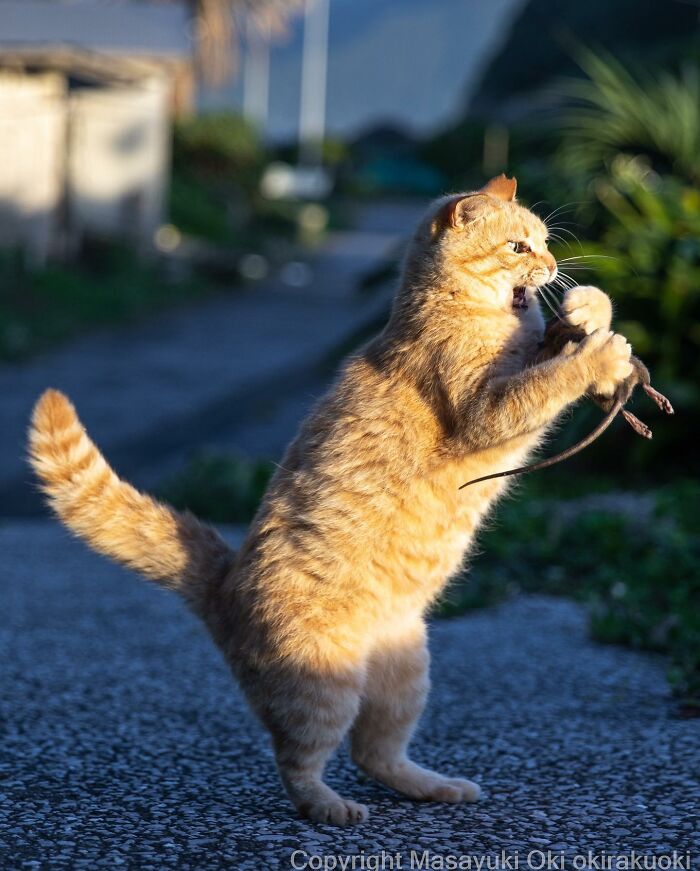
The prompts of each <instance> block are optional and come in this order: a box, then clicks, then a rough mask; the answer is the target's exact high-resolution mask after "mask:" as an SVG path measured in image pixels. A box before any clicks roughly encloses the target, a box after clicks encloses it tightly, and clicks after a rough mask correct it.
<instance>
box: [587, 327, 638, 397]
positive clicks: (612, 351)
mask: <svg viewBox="0 0 700 871" xmlns="http://www.w3.org/2000/svg"><path fill="white" fill-rule="evenodd" d="M577 354H579V355H580V356H581V357H582V358H583V360H584V363H585V364H586V366H587V375H588V389H589V390H591V391H592V392H593V393H597V394H598V395H600V396H612V395H613V393H614V392H615V390H616V388H617V386H618V385H619V384H620V383H621V382H622V381H624V380H625V378H627V377H629V376H630V375H631V374H632V363H631V362H630V357H631V356H632V347H631V346H630V344H629V342H628V341H627V339H626V338H625V337H624V336H621V335H620V334H619V333H612V332H610V330H596V331H595V332H593V333H591V334H590V336H586V338H585V339H583V341H582V342H581V344H580V345H579V348H578V351H577Z"/></svg>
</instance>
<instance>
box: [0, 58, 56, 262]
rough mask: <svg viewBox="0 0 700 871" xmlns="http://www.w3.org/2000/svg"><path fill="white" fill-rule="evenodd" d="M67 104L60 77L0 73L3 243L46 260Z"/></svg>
mask: <svg viewBox="0 0 700 871" xmlns="http://www.w3.org/2000/svg"><path fill="white" fill-rule="evenodd" d="M66 119H67V104H66V100H65V84H64V80H63V77H62V76H57V75H51V74H47V75H41V76H31V77H29V76H24V75H19V74H10V73H0V244H2V245H4V246H10V247H15V246H18V247H21V248H23V249H24V250H25V251H26V252H27V254H28V256H29V258H30V259H31V260H32V261H34V262H43V261H44V260H46V258H47V257H48V255H49V253H50V251H51V248H52V245H53V242H54V239H55V236H56V232H57V229H58V224H59V213H60V208H61V204H62V196H63V189H64V188H63V178H64V166H65V158H66V154H65V142H66Z"/></svg>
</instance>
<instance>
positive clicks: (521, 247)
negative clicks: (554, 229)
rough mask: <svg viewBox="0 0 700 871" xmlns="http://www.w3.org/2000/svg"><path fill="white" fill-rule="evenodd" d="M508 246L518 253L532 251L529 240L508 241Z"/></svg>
mask: <svg viewBox="0 0 700 871" xmlns="http://www.w3.org/2000/svg"><path fill="white" fill-rule="evenodd" d="M508 247H509V248H510V250H511V251H514V252H515V253H516V254H529V252H530V251H532V248H530V246H529V245H528V244H527V242H508Z"/></svg>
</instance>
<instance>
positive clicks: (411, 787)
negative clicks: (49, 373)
mask: <svg viewBox="0 0 700 871" xmlns="http://www.w3.org/2000/svg"><path fill="white" fill-rule="evenodd" d="M546 243H547V229H546V227H545V225H544V224H543V223H542V222H541V221H540V220H539V219H538V218H537V217H536V216H535V215H533V214H532V213H531V212H529V211H527V210H526V209H525V208H523V207H522V206H520V205H518V204H517V203H516V202H515V181H514V180H509V179H506V178H505V177H504V176H500V177H499V178H496V179H493V180H492V181H491V182H489V183H488V184H487V185H486V187H484V188H483V189H482V190H481V191H478V192H477V193H473V194H460V195H458V196H452V197H447V198H444V199H442V200H440V201H439V202H437V203H436V204H435V205H434V206H433V208H431V210H430V212H429V213H428V215H427V216H426V218H425V219H424V221H423V222H422V223H421V225H420V226H419V228H418V230H417V232H416V234H415V237H414V239H413V242H412V244H411V246H410V249H409V251H408V254H407V257H406V262H405V266H404V270H403V276H402V279H401V282H400V286H399V288H398V292H397V295H396V300H395V304H394V307H393V310H392V313H391V317H390V320H389V322H388V324H387V326H386V328H385V329H384V331H383V332H382V333H381V334H380V335H379V336H377V337H376V338H375V339H374V340H373V341H372V342H370V343H369V345H367V346H366V347H365V348H364V349H363V350H361V351H360V352H358V353H357V354H355V355H353V356H351V357H350V359H349V360H348V361H347V362H346V363H345V365H344V367H343V369H342V371H341V373H340V375H339V377H338V379H337V381H336V383H335V385H334V387H333V388H332V389H331V390H330V392H329V393H328V394H327V395H326V396H325V398H323V399H322V400H321V401H320V403H319V404H318V406H317V407H316V409H315V411H314V412H313V413H312V414H311V416H310V417H309V419H308V420H307V421H306V422H305V423H304V424H303V425H302V427H301V429H300V432H299V434H298V435H297V437H296V439H295V440H294V442H293V443H292V444H291V446H290V447H289V449H288V451H287V453H286V456H285V457H284V459H283V461H282V464H281V468H280V469H279V471H278V472H277V474H276V475H275V477H274V478H273V480H272V482H271V484H270V487H269V489H268V491H267V494H266V496H265V498H264V500H263V503H262V506H261V507H260V510H259V511H258V513H257V516H256V517H255V519H254V521H253V523H252V525H251V528H250V531H249V533H248V536H247V538H246V540H245V542H244V544H243V546H242V547H241V549H240V551H238V552H237V553H234V552H232V551H231V550H229V548H228V547H227V545H226V544H225V543H224V542H223V541H222V540H221V539H220V538H219V537H218V535H217V534H216V533H215V532H214V531H213V530H211V529H209V528H207V527H205V526H202V525H200V524H199V523H198V522H197V521H196V520H195V519H194V518H193V517H191V516H189V515H181V514H178V513H176V512H175V511H173V510H171V509H170V508H168V507H167V506H164V505H160V504H158V503H156V502H155V501H154V500H152V499H151V498H149V497H148V496H144V495H142V494H140V493H138V492H137V491H136V490H134V489H133V488H132V487H131V486H129V485H128V484H126V483H123V482H122V481H120V480H119V478H118V477H117V476H116V474H115V473H114V472H113V471H112V470H111V469H110V467H109V466H108V465H107V463H106V462H105V460H104V459H103V458H102V456H101V455H100V453H99V451H98V450H97V448H96V447H95V446H94V445H93V443H92V442H91V441H90V439H89V438H88V436H87V435H86V433H85V431H84V429H83V428H82V426H81V424H80V422H79V421H78V418H77V416H76V414H75V411H74V409H73V407H72V406H71V404H70V403H69V401H68V400H67V399H66V398H65V397H64V396H63V395H62V394H60V393H57V392H55V391H47V392H46V393H45V394H44V395H43V397H42V398H41V399H40V401H39V403H38V405H37V407H36V409H35V412H34V417H33V422H32V428H31V434H30V445H31V458H32V463H33V465H34V468H35V470H36V471H37V473H38V475H39V477H40V478H41V480H42V483H43V487H44V490H45V491H46V493H47V494H48V497H49V499H50V502H51V505H52V506H53V508H54V510H55V511H56V513H57V514H58V516H59V517H60V518H61V519H62V520H63V522H64V523H66V524H67V526H69V527H70V529H72V530H73V531H74V532H75V533H77V534H78V535H80V536H82V537H83V538H85V539H86V540H87V541H88V542H89V543H90V544H91V545H92V546H93V547H94V548H95V549H96V550H98V551H100V552H101V553H103V554H106V555H108V556H111V557H113V558H114V559H116V560H118V561H119V562H121V563H124V564H125V565H127V566H129V567H130V568H133V569H136V570H137V571H139V572H141V573H142V574H144V575H146V576H147V577H149V578H151V579H152V580H155V581H158V582H159V583H161V584H163V585H165V586H168V587H170V588H171V589H174V590H177V591H178V592H180V593H181V594H182V595H183V596H184V597H185V599H186V600H187V601H188V603H189V604H190V606H191V607H192V608H193V609H194V611H195V612H196V613H197V614H198V615H199V616H200V617H201V618H202V619H203V620H204V622H205V623H206V625H207V626H208V627H209V630H210V631H211V633H212V636H213V637H214V639H215V641H216V643H217V644H218V646H219V647H220V648H221V650H222V651H223V653H224V656H225V657H226V660H227V662H228V663H229V664H230V666H231V668H232V670H233V672H234V673H235V675H236V676H237V678H238V680H239V681H240V684H241V686H242V687H243V689H244V691H245V693H246V695H247V697H248V699H249V700H250V702H251V704H252V706H253V708H254V709H255V711H256V712H257V713H258V715H259V717H260V718H261V720H262V722H263V723H264V724H265V725H266V726H267V728H268V729H269V731H270V733H271V735H272V740H273V744H274V750H275V754H276V758H277V765H278V767H279V772H280V775H281V777H282V781H283V783H284V786H285V788H286V790H287V794H288V795H289V798H290V799H291V801H292V802H293V803H294V805H295V806H296V808H297V809H298V810H299V811H300V812H301V813H302V814H304V815H305V816H307V817H310V818H311V819H312V820H320V821H326V822H331V823H336V824H345V823H358V822H360V821H362V820H364V819H365V818H366V816H367V809H366V808H365V807H364V806H363V805H361V804H357V803H356V802H354V801H351V800H349V799H345V798H341V796H339V795H338V794H337V793H335V792H334V791H333V790H332V789H331V788H330V787H329V786H327V785H326V784H325V783H324V782H323V779H322V778H323V770H324V767H325V764H326V761H327V760H328V758H329V756H330V755H331V754H332V753H333V751H334V750H335V748H336V747H337V746H338V744H339V743H340V742H341V740H342V739H343V737H344V736H345V735H346V734H347V733H348V732H349V734H350V740H351V750H352V758H353V759H354V761H355V762H356V764H357V765H358V766H359V767H360V768H361V769H363V770H364V771H365V772H366V773H367V774H368V775H370V776H371V777H373V778H375V779H376V780H378V781H380V782H381V783H383V784H386V785H387V786H389V787H391V788H393V789H395V790H397V791H398V792H400V793H403V794H404V795H406V796H410V797H411V798H414V799H424V800H429V801H447V802H459V801H474V800H475V799H476V798H477V797H478V795H479V788H478V787H477V786H476V785H475V784H474V783H472V782H471V781H469V780H463V779H460V778H456V777H451V776H444V775H442V774H438V773H436V772H434V771H429V770H428V769H426V768H422V767H421V766H419V765H416V764H415V763H414V762H412V761H411V760H410V759H409V757H408V756H407V745H408V743H409V740H410V738H411V734H412V732H413V729H414V726H415V724H416V721H417V720H418V717H419V716H420V713H421V711H422V709H423V706H424V704H425V700H426V696H427V693H428V686H429V680H428V651H427V648H426V624H425V613H426V609H427V608H428V606H429V605H430V603H431V602H433V600H434V599H435V597H436V596H437V595H438V594H439V593H440V591H441V590H442V589H443V588H444V586H445V584H446V583H447V581H448V580H449V578H450V577H451V576H452V575H453V574H454V573H455V572H456V571H457V569H458V568H459V567H460V565H461V563H462V560H463V558H464V555H465V553H466V551H467V550H468V548H469V546H470V543H471V542H472V540H473V538H474V534H475V532H476V531H477V529H478V527H479V524H480V522H481V520H482V518H483V517H484V514H485V513H486V512H487V511H488V509H489V507H490V506H491V505H492V503H493V502H494V500H495V499H496V497H497V496H498V495H499V493H501V492H502V491H503V490H504V488H505V487H506V486H507V485H506V482H505V480H503V479H500V480H497V481H489V482H486V483H483V484H480V485H476V486H474V487H471V488H469V489H467V490H462V491H460V490H458V486H459V484H461V483H462V482H463V481H469V480H471V479H472V478H477V477H479V476H481V475H484V474H487V473H489V472H493V471H498V470H500V469H508V468H512V467H513V466H517V465H520V464H522V463H523V462H524V460H525V458H526V457H527V455H528V454H529V453H530V451H532V449H533V448H534V447H535V446H536V445H537V443H538V442H539V441H540V439H541V437H542V435H543V433H544V431H545V429H546V427H547V425H548V424H550V423H551V422H552V421H553V420H554V419H555V418H556V417H557V415H558V414H559V413H560V412H561V411H562V409H564V408H566V407H567V406H568V405H569V404H570V403H572V402H574V401H575V400H577V399H578V398H579V397H581V396H582V395H583V394H584V393H585V392H586V391H587V390H589V389H593V390H594V391H595V392H596V393H610V392H611V391H612V390H613V389H614V387H615V385H616V384H617V383H619V382H620V381H621V380H622V379H624V378H625V377H626V376H627V375H628V374H629V373H630V371H631V367H630V363H629V357H630V348H629V345H628V344H627V342H626V341H625V339H624V338H623V337H621V336H616V335H613V334H612V333H610V332H609V327H610V316H611V309H610V304H609V301H608V299H607V297H606V296H605V295H604V294H603V293H602V292H601V291H599V290H597V289H595V288H577V289H575V290H574V291H572V292H570V293H569V294H568V296H567V297H566V299H565V304H564V309H565V313H566V317H568V318H569V319H571V320H572V322H573V323H579V324H581V325H583V326H584V328H585V331H586V332H587V333H589V335H588V336H587V337H586V339H584V341H583V342H581V344H580V345H579V346H577V347H573V346H572V347H569V348H567V349H566V350H565V352H564V353H562V354H561V355H560V356H559V357H557V358H555V359H553V360H550V361H548V362H545V363H539V364H535V363H534V362H533V361H534V358H535V357H536V353H537V346H538V342H539V341H540V339H541V337H542V330H543V321H542V317H541V314H540V311H539V306H538V304H537V302H536V296H535V294H536V288H537V287H538V286H540V285H542V284H544V283H546V282H548V281H550V280H551V279H552V278H553V277H554V275H555V273H556V262H555V260H554V258H553V257H552V255H551V254H550V253H549V252H548V251H547V244H546Z"/></svg>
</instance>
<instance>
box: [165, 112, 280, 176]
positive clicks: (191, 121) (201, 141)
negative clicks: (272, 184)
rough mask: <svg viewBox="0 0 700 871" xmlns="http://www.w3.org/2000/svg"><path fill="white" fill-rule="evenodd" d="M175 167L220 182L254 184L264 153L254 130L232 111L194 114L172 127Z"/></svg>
mask: <svg viewBox="0 0 700 871" xmlns="http://www.w3.org/2000/svg"><path fill="white" fill-rule="evenodd" d="M173 158H174V163H175V168H176V169H177V170H184V171H186V172H193V171H195V172H200V173H203V174H206V175H208V176H210V177H212V178H214V179H216V180H218V181H223V182H224V183H226V182H230V181H236V182H238V183H239V184H248V185H250V184H255V183H257V177H258V174H259V171H260V168H261V166H262V165H263V162H264V159H265V152H264V149H263V147H262V145H261V143H260V139H259V137H258V134H257V133H256V131H255V129H254V128H253V127H252V126H251V125H250V124H249V123H248V122H247V121H245V120H244V119H243V118H242V117H240V116H239V115H235V114H233V113H232V112H215V113H205V114H203V115H195V116H192V117H189V118H186V119H184V120H181V121H179V122H178V123H177V124H176V125H175V133H174V141H173Z"/></svg>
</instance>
